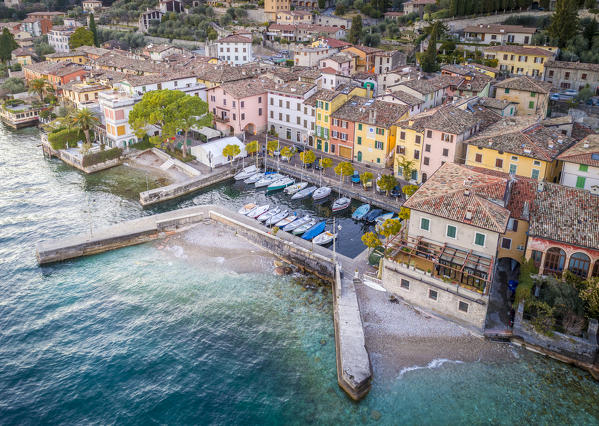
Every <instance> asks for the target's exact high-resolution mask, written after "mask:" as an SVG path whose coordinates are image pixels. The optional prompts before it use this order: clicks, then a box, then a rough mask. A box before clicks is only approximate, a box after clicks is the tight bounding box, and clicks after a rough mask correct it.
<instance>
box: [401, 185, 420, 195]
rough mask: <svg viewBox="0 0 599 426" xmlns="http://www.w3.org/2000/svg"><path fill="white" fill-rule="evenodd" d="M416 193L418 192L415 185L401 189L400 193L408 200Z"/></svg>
mask: <svg viewBox="0 0 599 426" xmlns="http://www.w3.org/2000/svg"><path fill="white" fill-rule="evenodd" d="M416 191H418V186H417V185H406V186H404V187H403V188H401V192H403V193H404V194H406V198H410V197H411V196H412V195H414V192H416Z"/></svg>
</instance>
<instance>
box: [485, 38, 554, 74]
mask: <svg viewBox="0 0 599 426" xmlns="http://www.w3.org/2000/svg"><path fill="white" fill-rule="evenodd" d="M554 49H556V48H552V47H549V48H540V47H535V46H516V45H505V46H490V47H485V48H484V49H483V52H484V54H485V58H487V59H497V67H498V69H499V70H500V71H503V72H507V73H510V74H518V75H528V76H531V77H536V78H542V77H543V72H544V71H545V62H547V60H549V59H552V58H553V57H554V56H555V50H554Z"/></svg>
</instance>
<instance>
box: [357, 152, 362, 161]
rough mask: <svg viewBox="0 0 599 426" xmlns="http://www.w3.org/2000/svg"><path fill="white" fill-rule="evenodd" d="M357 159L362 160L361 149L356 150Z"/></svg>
mask: <svg viewBox="0 0 599 426" xmlns="http://www.w3.org/2000/svg"><path fill="white" fill-rule="evenodd" d="M358 161H362V151H358Z"/></svg>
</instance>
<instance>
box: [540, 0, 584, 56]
mask: <svg viewBox="0 0 599 426" xmlns="http://www.w3.org/2000/svg"><path fill="white" fill-rule="evenodd" d="M547 32H548V33H549V35H550V36H551V37H554V38H555V39H557V41H558V46H559V47H564V46H565V45H566V44H567V43H568V41H569V40H571V39H573V38H574V37H575V36H576V33H577V32H578V7H577V5H576V0H557V3H556V6H555V12H554V13H553V16H552V17H551V24H550V25H549V28H547Z"/></svg>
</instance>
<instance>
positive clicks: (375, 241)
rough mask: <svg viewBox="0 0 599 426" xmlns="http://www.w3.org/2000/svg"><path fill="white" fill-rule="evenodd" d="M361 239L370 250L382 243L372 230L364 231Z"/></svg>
mask: <svg viewBox="0 0 599 426" xmlns="http://www.w3.org/2000/svg"><path fill="white" fill-rule="evenodd" d="M361 239H362V243H364V245H365V246H366V247H368V248H369V249H370V251H372V250H374V249H375V248H377V247H378V246H380V245H382V243H381V239H380V238H379V236H378V235H377V234H375V233H374V232H366V233H365V234H364V235H362V238H361Z"/></svg>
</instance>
